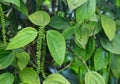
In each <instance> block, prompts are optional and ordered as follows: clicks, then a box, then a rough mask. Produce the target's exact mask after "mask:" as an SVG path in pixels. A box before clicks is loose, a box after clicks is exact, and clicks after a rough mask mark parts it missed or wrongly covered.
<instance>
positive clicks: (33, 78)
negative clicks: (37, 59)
mask: <svg viewBox="0 0 120 84" xmlns="http://www.w3.org/2000/svg"><path fill="white" fill-rule="evenodd" d="M19 77H20V79H21V81H22V84H40V79H39V76H38V75H37V73H36V72H35V71H34V70H33V69H31V68H25V69H24V70H23V71H22V72H20V73H19Z"/></svg>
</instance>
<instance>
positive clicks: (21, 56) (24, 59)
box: [16, 52, 30, 71]
mask: <svg viewBox="0 0 120 84" xmlns="http://www.w3.org/2000/svg"><path fill="white" fill-rule="evenodd" d="M16 57H17V59H18V61H17V64H18V67H19V69H20V70H21V71H22V70H23V69H24V68H25V67H26V65H27V64H28V62H29V60H30V56H29V54H28V53H27V52H21V53H16Z"/></svg>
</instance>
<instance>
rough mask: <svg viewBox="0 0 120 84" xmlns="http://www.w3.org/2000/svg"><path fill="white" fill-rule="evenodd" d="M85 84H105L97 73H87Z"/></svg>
mask: <svg viewBox="0 0 120 84" xmlns="http://www.w3.org/2000/svg"><path fill="white" fill-rule="evenodd" d="M85 84H105V80H104V78H103V77H102V76H101V75H100V74H99V73H97V72H95V71H89V72H87V74H86V75H85Z"/></svg>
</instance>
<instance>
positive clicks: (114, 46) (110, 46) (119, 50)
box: [100, 30, 120, 54]
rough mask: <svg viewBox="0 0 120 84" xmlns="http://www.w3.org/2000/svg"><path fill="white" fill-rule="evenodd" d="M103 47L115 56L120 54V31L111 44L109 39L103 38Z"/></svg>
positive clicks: (101, 40)
mask: <svg viewBox="0 0 120 84" xmlns="http://www.w3.org/2000/svg"><path fill="white" fill-rule="evenodd" d="M100 42H101V45H102V47H103V48H104V49H106V50H108V51H110V52H112V53H114V54H120V47H119V45H120V33H119V30H118V32H117V33H116V35H115V37H114V39H113V40H112V41H111V42H110V41H109V40H108V39H107V38H105V37H102V38H101V39H100Z"/></svg>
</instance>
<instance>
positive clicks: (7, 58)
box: [0, 49, 15, 84]
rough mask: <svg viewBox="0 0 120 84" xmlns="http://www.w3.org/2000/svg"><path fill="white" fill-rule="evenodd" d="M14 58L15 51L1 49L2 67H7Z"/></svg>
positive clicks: (0, 63)
mask: <svg viewBox="0 0 120 84" xmlns="http://www.w3.org/2000/svg"><path fill="white" fill-rule="evenodd" d="M14 58H15V54H14V53H13V52H11V51H6V50H4V49H0V69H5V68H7V67H8V66H9V65H11V64H12V62H13V60H14ZM0 84H1V83H0Z"/></svg>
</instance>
